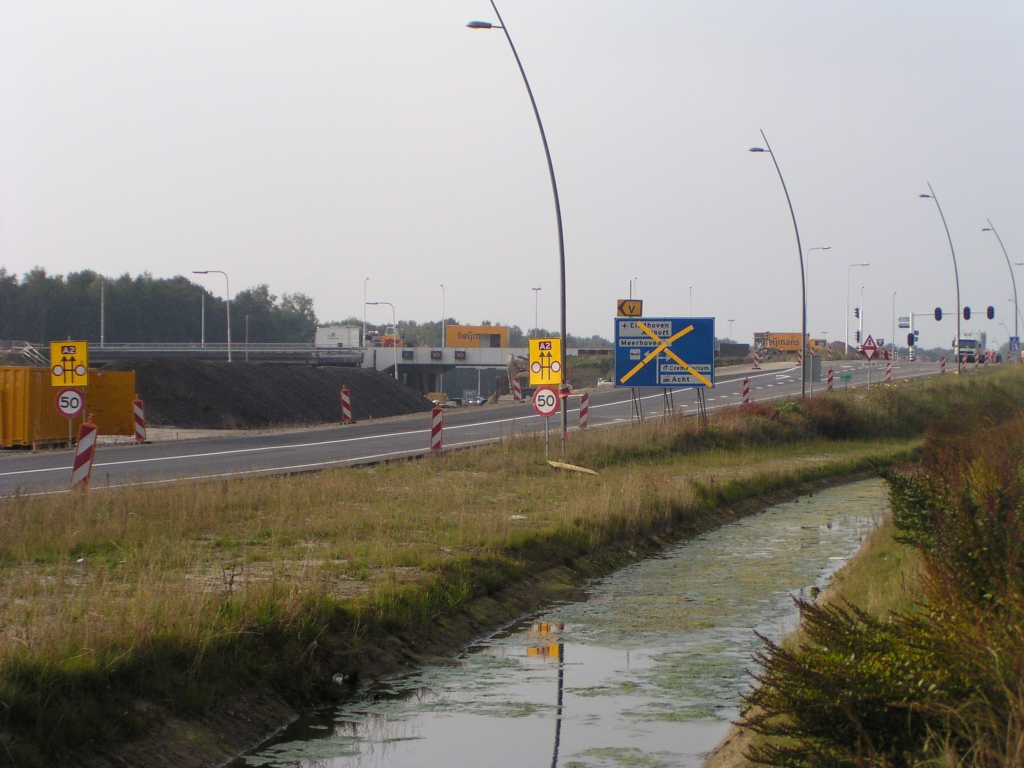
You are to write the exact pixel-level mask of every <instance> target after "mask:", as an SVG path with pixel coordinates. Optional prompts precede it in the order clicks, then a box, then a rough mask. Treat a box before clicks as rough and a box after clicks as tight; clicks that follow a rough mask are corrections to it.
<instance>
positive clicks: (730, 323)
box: [726, 320, 736, 341]
mask: <svg viewBox="0 0 1024 768" xmlns="http://www.w3.org/2000/svg"><path fill="white" fill-rule="evenodd" d="M726 322H727V323H729V338H730V339H732V340H733V341H736V339H733V338H732V324H733V323H735V322H736V321H735V320H727V321H726Z"/></svg>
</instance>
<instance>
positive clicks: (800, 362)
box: [796, 349, 804, 368]
mask: <svg viewBox="0 0 1024 768" xmlns="http://www.w3.org/2000/svg"><path fill="white" fill-rule="evenodd" d="M796 364H797V365H799V366H800V367H801V368H803V365H804V351H803V350H802V349H798V350H797V351H796Z"/></svg>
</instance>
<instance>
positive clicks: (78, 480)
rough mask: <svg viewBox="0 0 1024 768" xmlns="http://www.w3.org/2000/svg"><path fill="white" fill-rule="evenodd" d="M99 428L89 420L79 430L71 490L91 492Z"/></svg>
mask: <svg viewBox="0 0 1024 768" xmlns="http://www.w3.org/2000/svg"><path fill="white" fill-rule="evenodd" d="M98 433H99V427H97V426H96V425H95V424H93V422H92V414H91V413H90V414H89V419H88V421H86V422H85V423H84V424H82V425H81V426H80V427H79V428H78V445H77V446H76V447H75V460H74V463H72V465H71V490H73V491H76V490H77V491H87V490H89V478H90V477H91V476H92V457H93V455H94V454H95V453H96V435H97V434H98Z"/></svg>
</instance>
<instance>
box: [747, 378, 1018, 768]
mask: <svg viewBox="0 0 1024 768" xmlns="http://www.w3.org/2000/svg"><path fill="white" fill-rule="evenodd" d="M951 399H952V400H954V401H956V400H957V398H951ZM1004 405H1005V403H1004ZM1003 414H1004V416H1005V415H1007V412H1006V411H1004V412H1003ZM1009 415H1011V416H1013V419H1012V421H1010V422H1007V423H1004V424H1001V425H998V426H988V425H987V424H986V422H990V421H993V420H996V419H998V418H999V416H998V415H997V414H994V413H993V412H991V411H987V412H979V411H977V410H975V409H974V408H971V409H967V410H966V411H963V412H961V413H960V414H959V417H951V418H950V419H949V421H947V422H944V423H942V424H936V425H935V427H934V429H932V430H931V431H930V432H929V434H928V436H927V439H926V443H925V448H924V451H923V459H922V463H921V466H920V468H916V469H913V470H910V471H905V472H888V473H885V474H886V476H887V479H888V481H889V484H890V496H891V500H892V508H893V520H894V523H895V525H896V527H897V528H898V529H899V531H900V532H901V536H902V538H903V540H904V541H905V542H907V543H909V544H911V545H913V546H916V547H918V548H919V549H920V552H921V555H922V557H923V561H924V564H925V581H924V594H923V595H922V600H921V603H920V605H919V606H918V607H917V609H916V610H913V611H910V612H907V613H904V614H897V615H894V616H891V617H887V618H877V617H872V616H870V615H868V614H867V613H865V612H864V611H861V610H859V609H857V608H855V607H854V606H852V605H849V604H846V605H838V606H829V605H817V604H814V603H811V602H806V601H799V608H800V612H801V614H802V617H803V629H804V637H805V639H804V640H803V641H801V643H800V644H799V645H798V647H795V648H789V647H781V646H779V645H776V644H774V643H771V642H768V641H765V645H766V650H765V652H764V653H762V654H761V655H760V656H759V660H760V661H761V663H762V665H763V671H762V672H761V673H760V675H758V678H757V679H758V681H759V682H760V687H759V688H757V689H756V690H754V691H752V692H751V693H750V694H749V695H748V696H747V697H746V705H747V709H746V712H745V715H744V721H743V724H744V725H745V726H747V727H749V728H752V729H753V730H755V731H757V732H759V733H761V734H763V735H765V736H767V737H769V739H768V741H767V742H766V743H765V744H764V745H762V746H760V747H754V748H752V750H751V753H750V755H749V757H750V758H751V759H752V760H754V761H755V762H757V763H761V764H765V765H774V766H787V767H793V768H797V767H799V768H809V767H810V766H826V765H827V766H837V767H842V766H850V768H859V767H861V766H886V767H887V768H898V767H900V766H907V767H908V768H909V767H910V766H918V765H935V766H986V767H987V766H993V767H994V766H1020V765H1022V764H1024V416H1022V415H1021V413H1020V411H1019V410H1016V409H1015V410H1014V411H1010V412H1009Z"/></svg>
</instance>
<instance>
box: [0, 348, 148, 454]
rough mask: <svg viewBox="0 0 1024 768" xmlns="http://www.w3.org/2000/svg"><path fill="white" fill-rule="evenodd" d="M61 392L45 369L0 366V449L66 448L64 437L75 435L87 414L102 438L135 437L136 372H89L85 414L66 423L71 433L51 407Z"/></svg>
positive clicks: (65, 421) (66, 441)
mask: <svg viewBox="0 0 1024 768" xmlns="http://www.w3.org/2000/svg"><path fill="white" fill-rule="evenodd" d="M60 389H61V388H60V387H51V386H50V371H49V369H47V368H31V367H27V366H14V365H5V366H0V448H31V447H33V446H37V445H38V446H44V445H58V444H61V443H63V444H67V443H68V440H69V438H68V435H69V434H76V435H77V434H78V427H79V425H80V424H81V423H82V422H83V421H84V418H85V416H86V415H87V414H89V413H92V414H94V415H95V418H94V421H95V423H96V425H97V426H98V427H99V430H100V434H101V435H133V434H135V424H134V422H133V420H132V400H133V399H134V398H135V371H108V372H103V371H99V370H95V369H90V370H89V386H87V387H82V390H83V391H84V393H85V410H84V412H83V413H82V414H81V415H79V416H76V417H75V418H74V419H72V420H71V422H72V423H71V427H70V430H69V428H68V419H67V417H66V416H63V415H61V413H60V412H59V411H58V410H57V407H56V405H54V400H55V398H56V396H57V393H58V392H59V391H60Z"/></svg>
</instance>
